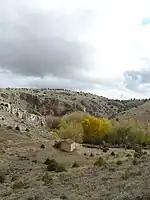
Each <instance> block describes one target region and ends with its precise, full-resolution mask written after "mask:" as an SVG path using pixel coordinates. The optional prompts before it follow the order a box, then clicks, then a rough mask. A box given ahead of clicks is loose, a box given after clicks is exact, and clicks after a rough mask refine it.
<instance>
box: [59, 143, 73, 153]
mask: <svg viewBox="0 0 150 200" xmlns="http://www.w3.org/2000/svg"><path fill="white" fill-rule="evenodd" d="M60 149H62V150H64V151H67V152H71V151H73V150H74V149H75V143H72V144H69V143H67V142H62V143H61V145H60Z"/></svg>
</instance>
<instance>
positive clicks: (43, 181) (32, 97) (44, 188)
mask: <svg viewBox="0 0 150 200" xmlns="http://www.w3.org/2000/svg"><path fill="white" fill-rule="evenodd" d="M145 101H148V100H128V101H119V100H111V99H107V98H104V97H99V96H96V95H92V94H87V93H83V92H80V93H78V92H75V91H67V90H44V89H43V90H34V89H1V91H0V158H1V159H0V200H61V199H66V200H82V199H86V200H91V199H92V200H116V199H117V200H125V199H129V200H137V199H138V200H148V199H149V198H150V171H149V164H150V150H148V149H147V150H143V151H142V153H141V152H140V153H141V154H140V157H136V156H137V154H135V153H136V152H135V150H133V149H128V150H125V149H124V148H109V149H108V150H107V151H104V150H102V149H100V148H87V147H86V146H82V145H81V144H78V143H77V144H76V150H75V151H74V152H69V153H67V152H63V151H60V150H59V149H56V148H54V146H53V145H54V144H55V142H56V141H60V139H61V138H59V137H58V135H57V134H55V133H54V132H53V131H52V130H50V131H49V130H47V126H46V122H45V116H46V115H55V116H62V115H64V114H66V113H68V112H70V111H75V110H81V111H85V109H86V111H89V112H90V113H91V114H95V115H97V116H108V117H109V118H111V117H112V116H113V115H114V116H118V113H120V117H121V115H122V114H121V112H125V113H124V114H123V115H122V116H126V115H125V114H126V113H133V111H136V110H137V111H136V113H138V112H139V110H138V109H140V113H141V114H142V113H143V110H144V108H145V107H146V105H147V108H148V107H149V104H150V102H147V103H144V102H145ZM86 103H87V104H86ZM133 107H138V108H133ZM130 108H132V109H130ZM145 110H146V109H145ZM145 112H146V111H145ZM146 114H147V115H148V112H146ZM128 115H129V116H130V115H131V114H128ZM142 116H143V114H142ZM64 117H66V116H64ZM138 156H139V154H138ZM47 158H49V159H51V160H54V159H55V161H56V164H57V165H58V166H59V168H56V167H58V166H57V165H56V164H55V165H56V166H54V164H53V165H52V168H49V167H48V166H49V164H46V160H47ZM53 163H54V161H53ZM75 163H76V165H74V164H75ZM95 163H98V164H96V165H95ZM54 168H55V170H54ZM56 169H57V170H56ZM58 169H59V170H60V171H59V170H58ZM51 170H52V171H51Z"/></svg>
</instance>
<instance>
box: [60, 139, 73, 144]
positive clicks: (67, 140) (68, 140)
mask: <svg viewBox="0 0 150 200" xmlns="http://www.w3.org/2000/svg"><path fill="white" fill-rule="evenodd" d="M62 142H65V143H68V144H72V143H74V141H73V140H71V139H69V138H68V139H66V140H63V141H62Z"/></svg>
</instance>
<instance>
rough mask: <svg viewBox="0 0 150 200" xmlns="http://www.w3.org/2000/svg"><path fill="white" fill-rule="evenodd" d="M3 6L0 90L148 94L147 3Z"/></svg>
mask: <svg viewBox="0 0 150 200" xmlns="http://www.w3.org/2000/svg"><path fill="white" fill-rule="evenodd" d="M0 4H1V7H0V78H1V83H0V87H8V86H11V87H49V88H68V89H75V90H84V91H89V92H94V93H97V94H99V95H104V96H107V97H111V98H131V97H137V98H140V97H149V96H150V90H149V89H150V66H149V64H150V63H149V60H150V41H149V35H150V14H149V13H150V12H149V11H150V2H149V1H147V0H144V1H142V2H137V1H135V0H133V1H132V2H131V1H129V0H123V1H122V2H120V1H119V0H114V1H113V2H112V1H110V0H106V1H103V0H95V1H94V2H92V1H90V0H86V1H85V0H83V1H79V0H76V1H74V0H73V1H71V2H70V1H69V0H64V1H63V3H62V1H60V0H55V2H53V1H51V0H49V1H48V0H37V1H35V0H30V1H29V0H26V1H23V0H14V1H10V0H5V1H2V0H0ZM135 5H136V6H135Z"/></svg>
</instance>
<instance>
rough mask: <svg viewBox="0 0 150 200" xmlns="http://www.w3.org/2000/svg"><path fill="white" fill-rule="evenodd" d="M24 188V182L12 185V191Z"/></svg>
mask: <svg viewBox="0 0 150 200" xmlns="http://www.w3.org/2000/svg"><path fill="white" fill-rule="evenodd" d="M23 187H24V183H23V182H22V181H19V182H15V183H14V184H13V185H12V189H14V190H16V189H21V188H23Z"/></svg>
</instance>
